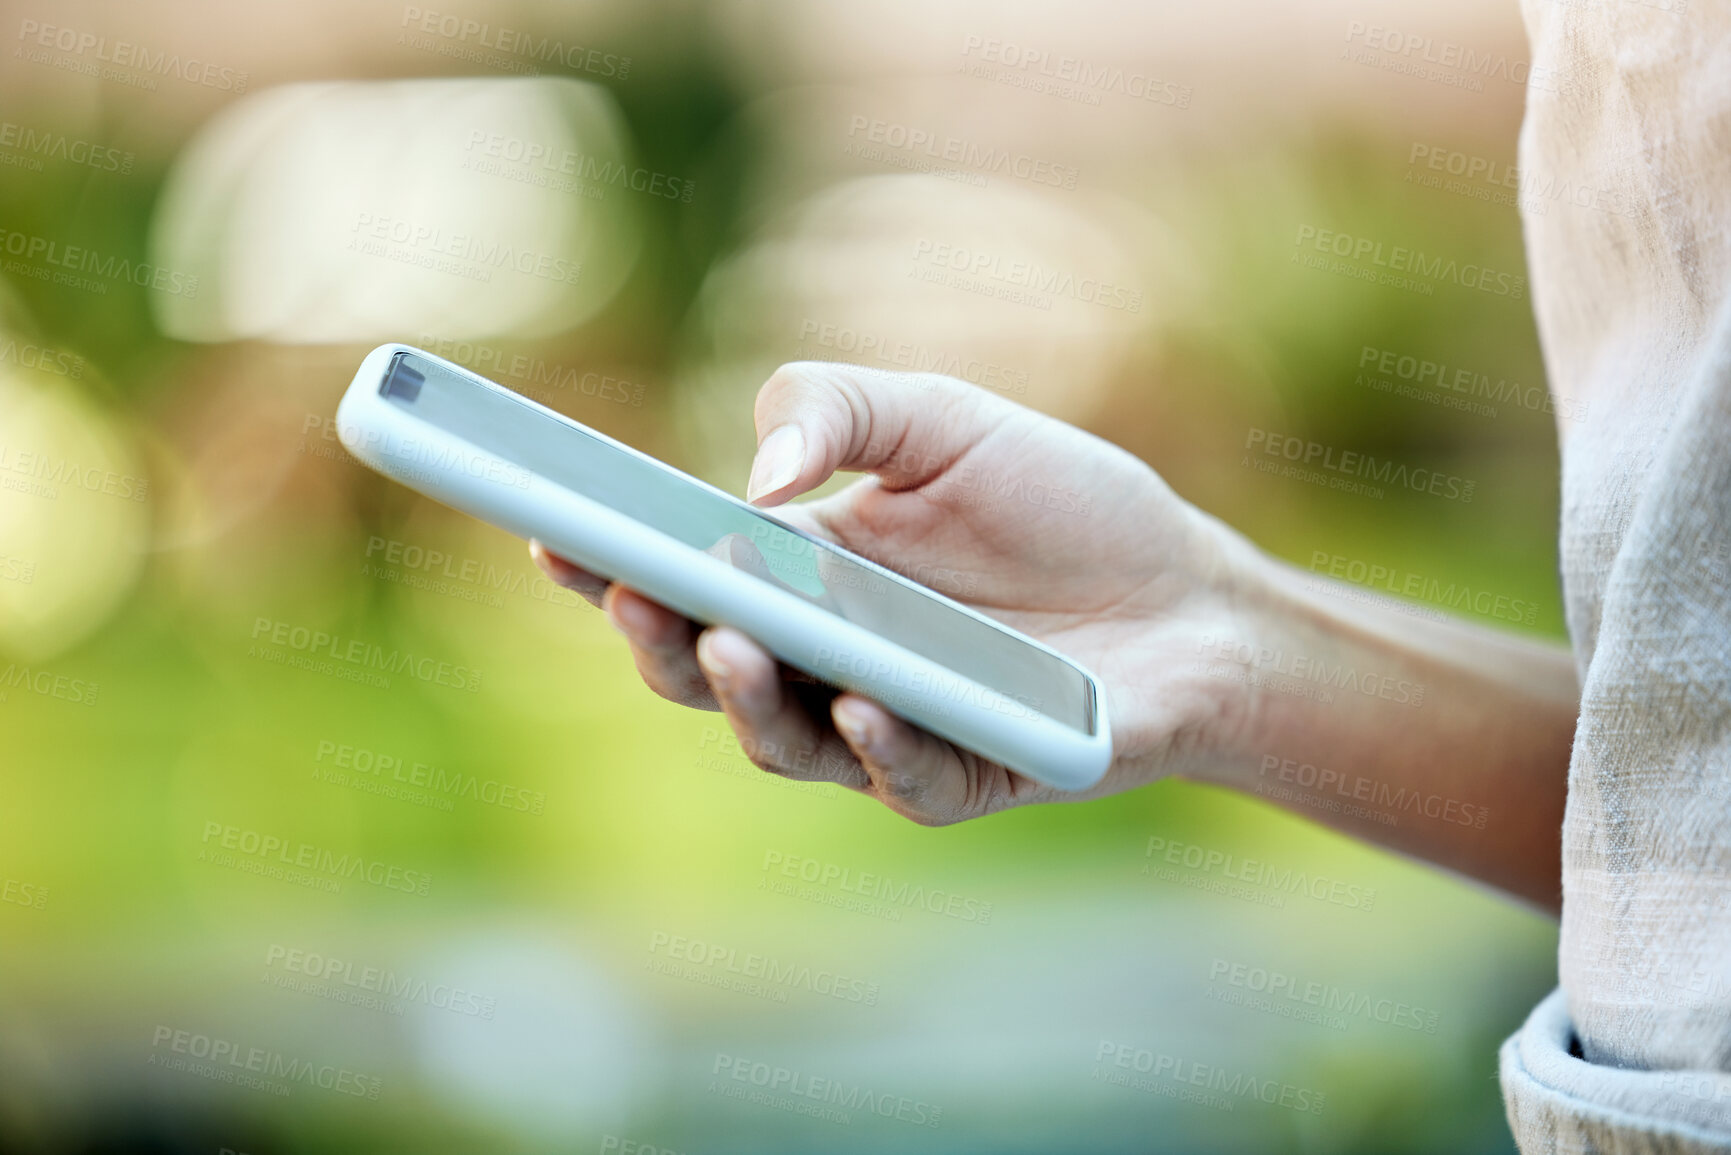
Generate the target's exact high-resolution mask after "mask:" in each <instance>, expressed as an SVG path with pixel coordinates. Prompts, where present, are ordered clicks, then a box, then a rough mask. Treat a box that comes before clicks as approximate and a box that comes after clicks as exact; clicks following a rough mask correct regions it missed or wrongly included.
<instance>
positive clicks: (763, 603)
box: [337, 344, 1112, 791]
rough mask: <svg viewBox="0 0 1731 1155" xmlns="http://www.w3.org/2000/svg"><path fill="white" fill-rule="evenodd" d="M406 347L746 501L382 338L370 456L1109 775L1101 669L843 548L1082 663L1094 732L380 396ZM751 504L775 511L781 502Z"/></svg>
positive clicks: (838, 674)
mask: <svg viewBox="0 0 1731 1155" xmlns="http://www.w3.org/2000/svg"><path fill="white" fill-rule="evenodd" d="M399 352H404V353H411V354H413V355H414V356H415V357H417V358H420V359H424V360H426V361H429V362H432V363H434V364H436V365H439V366H441V367H442V368H443V369H445V370H447V371H449V372H451V373H454V374H456V375H458V376H460V377H462V378H463V379H465V380H467V381H471V382H473V383H474V384H476V385H477V386H480V387H482V388H485V389H489V390H493V391H495V392H498V393H503V394H507V395H509V396H510V397H511V398H513V399H514V400H515V401H517V402H519V403H521V404H523V405H526V406H529V407H530V408H533V409H534V410H536V411H539V412H541V413H544V414H548V415H550V416H551V417H553V418H554V419H555V420H557V421H559V422H562V423H564V424H567V425H569V426H571V427H572V428H573V429H576V430H579V431H581V432H583V433H585V434H588V435H589V436H592V437H595V438H597V439H599V440H601V441H604V442H606V443H607V444H609V445H612V446H615V447H617V448H619V449H621V450H623V451H625V452H627V453H630V454H631V455H632V456H634V457H637V458H639V459H641V460H643V461H645V462H649V463H651V464H653V465H655V466H657V467H658V468H660V469H663V470H667V471H668V472H670V473H673V474H674V475H676V476H678V477H681V478H683V479H685V480H686V481H688V482H690V484H692V485H694V486H699V487H701V488H702V489H704V490H707V491H709V492H710V493H714V494H717V495H719V496H721V497H723V498H725V499H726V500H727V501H729V502H733V503H734V504H737V505H741V506H745V503H744V502H741V501H739V499H737V498H735V497H733V496H732V495H731V494H727V493H725V492H723V491H721V490H718V489H716V488H715V487H713V486H710V485H708V484H707V483H705V482H703V481H700V480H698V479H697V478H693V477H690V476H688V475H686V474H684V473H681V472H680V471H678V470H675V469H673V467H671V466H669V465H666V464H664V463H662V462H659V461H656V460H655V459H654V458H652V457H649V456H648V455H647V454H643V453H640V452H638V451H637V450H635V449H632V448H631V447H630V446H628V445H624V444H622V443H620V442H618V441H615V440H613V439H612V438H610V437H607V436H606V435H605V434H602V433H599V432H597V431H595V430H593V429H591V428H590V427H588V426H586V425H582V424H581V423H579V422H576V421H573V420H572V419H571V418H569V417H566V416H564V415H563V414H560V413H557V412H555V411H554V410H551V409H548V408H546V407H545V406H542V405H538V404H536V403H535V402H534V401H532V400H530V399H528V398H525V397H523V396H521V395H520V394H517V393H514V392H512V391H511V390H508V389H505V388H504V387H503V386H501V385H498V384H496V383H494V382H492V381H489V380H487V379H486V378H485V377H481V376H479V375H478V374H475V373H472V372H470V371H469V370H467V369H464V368H463V367H462V366H460V365H455V364H452V363H451V362H449V361H446V360H444V359H443V358H440V357H436V356H434V355H432V354H430V353H427V352H426V351H424V350H421V349H416V348H414V347H412V346H409V345H398V344H388V345H381V346H379V347H378V348H377V349H374V350H373V351H372V352H371V353H369V354H367V356H366V358H365V360H363V361H362V362H361V366H360V369H359V371H358V372H356V374H355V378H354V381H353V382H352V383H351V384H350V385H349V388H348V390H347V392H346V393H345V394H344V395H343V399H342V402H341V404H340V405H339V406H338V408H337V433H338V437H339V438H340V440H341V441H342V443H343V445H344V446H345V447H346V448H347V449H348V451H349V452H350V453H352V454H353V455H354V456H355V457H356V458H358V459H359V460H360V461H361V462H363V463H364V464H366V465H367V466H369V467H370V468H372V469H374V470H377V471H378V472H380V473H382V474H384V475H385V476H387V477H390V478H393V479H394V480H397V481H399V482H402V483H403V484H404V485H407V486H409V487H410V488H412V489H415V490H417V491H419V492H421V493H424V494H426V495H427V496H428V497H432V498H435V499H436V500H438V501H441V502H443V503H444V504H446V505H449V506H451V507H452V508H454V509H457V510H460V511H462V512H464V513H467V514H470V515H472V516H474V517H478V518H480V519H481V520H483V521H487V522H490V523H492V524H493V525H496V526H499V527H500V528H502V529H504V530H507V531H508V532H510V533H513V534H515V535H517V536H518V537H522V538H530V537H534V538H538V539H539V540H540V541H542V542H544V543H545V544H546V545H547V546H548V547H549V548H550V549H552V550H553V551H554V552H555V553H558V554H559V555H561V556H563V557H567V558H570V559H571V560H572V561H573V562H576V563H577V564H579V565H581V566H583V567H584V568H586V569H588V570H590V571H592V572H594V573H596V574H598V575H600V576H602V577H605V578H607V579H609V580H612V581H619V582H623V583H624V584H626V585H628V586H630V587H631V588H633V589H636V590H639V591H641V592H642V593H644V594H645V595H647V596H649V597H650V598H652V599H654V600H656V601H658V602H660V603H662V604H663V605H666V606H668V607H670V608H672V609H674V610H677V611H678V612H679V613H681V614H684V615H685V616H687V617H689V618H691V619H693V620H695V621H698V622H701V623H704V624H711V625H728V626H732V627H734V628H736V629H738V630H740V631H741V632H742V633H744V634H746V635H747V636H749V637H752V638H754V639H756V640H757V641H758V642H759V643H760V644H761V645H762V646H763V647H764V648H765V649H767V650H768V651H769V652H770V653H772V654H774V655H775V656H776V657H777V658H778V659H780V660H781V661H783V662H785V663H787V664H788V665H790V666H793V667H795V668H796V669H799V670H803V671H804V672H806V673H807V674H810V675H812V676H813V677H815V678H818V679H820V680H822V681H824V682H827V683H829V684H831V685H834V686H837V687H840V688H842V689H845V690H850V691H852V692H854V693H857V694H860V695H862V696H864V697H868V698H871V699H873V700H874V701H877V702H879V703H881V704H882V705H883V706H884V707H885V708H886V709H888V710H890V711H891V712H892V713H894V714H896V715H897V716H899V717H901V718H904V719H906V720H908V721H910V722H912V723H914V724H915V725H918V726H920V727H923V728H924V729H926V730H928V731H930V732H931V733H933V734H936V735H938V736H939V737H942V738H946V739H948V740H949V741H951V742H953V743H955V744H956V745H957V746H961V747H964V748H966V749H968V750H972V751H974V752H975V753H977V754H981V755H983V756H985V757H987V758H990V759H992V760H994V761H997V762H1001V763H1002V764H1004V765H1005V766H1007V767H1009V768H1010V769H1012V770H1015V771H1018V772H1020V773H1022V774H1026V775H1027V776H1028V777H1030V778H1034V779H1036V780H1038V781H1040V782H1043V783H1046V784H1048V785H1050V786H1054V787H1057V788H1059V789H1062V790H1072V791H1073V790H1082V789H1086V788H1087V787H1089V786H1092V785H1094V784H1095V783H1096V782H1098V781H1099V780H1100V778H1101V776H1102V775H1104V774H1105V772H1106V769H1107V767H1108V766H1109V765H1110V763H1111V757H1112V743H1111V732H1110V729H1109V726H1108V720H1107V713H1106V698H1105V692H1104V689H1103V687H1102V686H1101V685H1100V684H1099V681H1098V679H1096V678H1095V677H1094V676H1093V674H1092V673H1090V672H1089V671H1087V670H1086V669H1084V668H1083V667H1081V666H1080V665H1078V664H1077V663H1075V662H1073V661H1071V660H1070V659H1068V658H1066V657H1064V655H1062V654H1060V653H1058V652H1057V651H1056V650H1053V649H1052V648H1051V647H1049V646H1046V645H1043V644H1041V643H1040V642H1038V641H1035V640H1034V639H1033V638H1029V637H1027V636H1026V635H1023V634H1021V633H1019V632H1017V631H1015V630H1012V629H1011V628H1010V627H1008V626H1005V625H1004V624H1003V623H1001V622H998V621H995V620H994V619H992V618H989V617H987V616H985V615H983V614H980V613H978V612H977V611H975V610H972V609H970V608H969V607H967V606H965V605H962V604H961V603H959V602H956V601H954V600H952V599H950V598H947V597H945V596H944V595H942V594H940V593H937V592H936V591H934V590H930V589H927V588H926V587H924V586H922V585H920V584H919V583H917V582H913V581H911V580H909V579H907V578H904V577H902V576H901V575H900V574H897V573H894V572H892V571H890V570H887V569H885V568H884V567H882V566H878V565H875V564H874V563H872V562H871V561H869V560H867V559H865V558H861V557H859V556H858V555H856V554H852V553H849V552H848V551H846V550H841V552H842V553H844V554H846V555H847V556H848V557H849V558H850V559H851V560H853V561H854V562H855V563H857V564H859V565H861V566H864V567H866V568H867V569H869V570H871V571H872V572H873V573H875V574H877V575H881V576H882V577H883V579H884V580H885V581H890V582H896V583H899V584H901V585H904V586H908V587H912V588H914V589H917V590H918V591H919V592H920V593H922V594H924V595H925V596H927V597H930V598H933V599H935V600H937V601H939V602H941V603H943V604H945V605H947V606H949V607H950V608H951V609H952V610H953V611H954V612H956V613H960V614H966V615H968V616H970V617H973V618H976V619H978V620H980V621H984V622H986V623H988V624H989V625H991V626H993V627H994V628H996V629H998V630H1000V631H1002V632H1004V633H1006V634H1008V635H1010V636H1012V637H1014V638H1016V639H1018V640H1019V641H1021V642H1022V643H1024V644H1026V645H1028V646H1032V647H1034V648H1035V649H1037V650H1040V651H1043V652H1044V653H1047V654H1051V655H1053V656H1054V657H1056V658H1058V659H1060V660H1061V661H1063V662H1064V663H1065V664H1066V665H1068V666H1070V667H1071V668H1073V669H1075V670H1076V671H1077V672H1078V673H1080V674H1081V676H1082V677H1083V678H1084V679H1086V682H1087V686H1088V690H1089V693H1090V694H1091V697H1092V701H1093V714H1094V732H1093V733H1091V734H1085V733H1082V732H1081V731H1079V730H1075V729H1072V728H1071V727H1069V726H1066V725H1064V724H1063V723H1061V722H1058V721H1056V720H1055V719H1052V718H1049V717H1047V716H1046V715H1044V714H1041V713H1039V712H1037V711H1036V710H1034V709H1032V708H1030V707H1029V706H1027V705H1025V704H1023V703H1022V702H1020V701H1017V700H1016V699H1014V698H1012V697H1009V696H1007V695H1005V694H1002V693H1000V692H998V691H996V690H994V689H992V688H991V687H989V686H985V685H982V684H981V683H979V682H977V681H974V680H972V679H970V678H966V677H964V676H962V675H960V674H957V673H956V672H955V671H953V670H950V669H948V668H946V667H944V666H942V665H940V664H938V663H936V662H933V661H932V660H931V659H929V658H926V657H924V656H922V655H920V654H916V653H914V652H912V651H910V650H908V649H906V648H904V647H902V646H899V645H897V644H895V643H894V642H891V641H890V640H888V639H887V638H884V637H883V636H881V635H879V634H877V633H875V632H873V631H871V630H868V629H865V628H864V627H862V626H860V625H858V624H856V623H854V622H851V621H848V620H846V619H844V618H840V617H837V616H836V615H834V614H831V613H829V612H827V611H826V610H823V609H821V608H820V607H818V606H816V605H813V604H811V603H808V602H806V601H804V600H802V599H801V598H799V597H797V596H795V595H794V594H791V593H788V592H786V591H784V590H781V589H779V588H777V587H776V586H773V585H770V584H768V583H766V582H763V581H760V580H758V579H757V578H755V577H752V576H750V575H749V574H746V573H744V572H741V571H740V570H738V569H735V568H734V567H733V566H731V565H728V564H727V563H726V562H724V561H722V560H720V559H719V558H716V557H714V556H711V555H710V554H707V553H705V552H703V551H702V550H699V549H696V548H694V547H692V546H690V545H687V544H685V543H684V542H682V541H679V540H677V539H675V538H673V537H670V536H668V535H666V534H664V533H662V532H660V531H659V530H656V529H653V528H651V527H650V526H648V525H646V524H644V523H642V522H640V521H637V520H636V519H634V518H632V517H628V516H626V515H625V514H622V513H620V512H618V511H617V510H614V509H612V508H609V507H608V506H606V505H603V504H601V503H599V502H596V501H593V500H591V499H589V498H586V497H584V496H582V495H581V494H578V493H575V492H573V491H571V490H569V489H566V488H565V487H563V486H561V485H558V484H556V483H554V482H551V481H549V480H547V479H546V478H543V477H541V476H539V475H537V474H533V473H530V472H528V471H526V470H524V469H522V468H521V467H519V466H516V465H514V464H513V463H512V462H510V461H508V460H505V459H502V458H500V457H498V456H497V455H496V454H493V453H491V452H488V451H486V450H484V449H481V448H479V447H477V446H475V445H473V444H471V443H469V442H466V441H464V440H462V439H461V438H459V437H456V436H454V435H453V434H451V433H448V432H446V431H445V430H444V429H442V428H440V427H438V426H436V425H433V424H431V423H428V422H426V421H422V420H420V419H419V418H417V417H416V416H415V415H414V413H413V412H412V411H410V410H408V409H405V408H402V407H399V406H397V405H393V404H391V403H390V402H388V401H387V400H386V399H385V398H384V397H382V396H381V395H380V387H381V384H382V382H383V380H384V376H385V373H386V371H387V370H388V368H389V366H390V364H391V361H392V358H393V357H394V355H395V354H397V353H399ZM430 462H431V463H435V464H429V463H430ZM453 462H459V463H462V464H461V467H453V466H452V464H451V463H453ZM746 508H750V509H752V510H753V512H755V513H758V514H762V515H765V516H770V517H772V518H773V512H772V511H769V510H757V509H755V508H754V507H750V506H746ZM795 532H799V531H797V530H796V531H795ZM831 544H833V543H831ZM837 548H839V547H837Z"/></svg>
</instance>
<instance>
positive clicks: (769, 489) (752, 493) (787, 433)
mask: <svg viewBox="0 0 1731 1155" xmlns="http://www.w3.org/2000/svg"><path fill="white" fill-rule="evenodd" d="M804 468H805V434H804V433H801V432H800V429H799V426H797V425H783V426H781V427H780V428H779V429H775V430H773V431H771V433H770V435H769V436H768V437H765V438H764V439H763V444H762V445H759V446H758V447H757V460H756V461H754V462H752V465H751V480H750V481H748V482H746V485H745V499H746V500H747V501H756V500H757V499H758V498H760V497H762V496H763V495H764V494H766V493H774V492H775V491H776V490H778V489H781V488H784V487H785V486H789V485H792V484H793V483H794V481H795V480H796V479H797V478H798V477H799V474H800V471H801V470H802V469H804Z"/></svg>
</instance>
